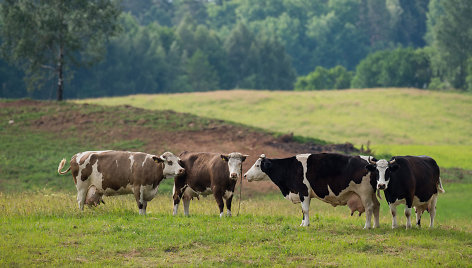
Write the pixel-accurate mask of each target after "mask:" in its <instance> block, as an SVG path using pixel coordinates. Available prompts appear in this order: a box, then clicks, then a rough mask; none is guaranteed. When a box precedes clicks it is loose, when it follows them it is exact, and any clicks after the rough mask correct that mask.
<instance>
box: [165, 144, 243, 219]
mask: <svg viewBox="0 0 472 268" xmlns="http://www.w3.org/2000/svg"><path fill="white" fill-rule="evenodd" d="M179 157H180V159H181V161H182V166H183V167H184V169H185V172H184V173H183V174H181V175H178V176H176V177H174V189H173V199H174V210H173V215H177V209H178V207H179V203H180V199H183V203H184V214H185V216H188V215H189V206H190V200H191V199H193V198H194V197H197V198H198V197H199V196H200V195H203V196H207V195H209V194H211V193H213V196H214V197H215V200H216V203H217V204H218V208H219V209H220V217H223V209H224V202H223V199H225V200H226V209H227V215H228V216H231V201H232V200H233V192H234V187H235V186H236V182H237V180H238V178H239V177H240V176H241V173H242V172H241V167H242V163H243V162H244V160H246V157H247V155H243V154H241V153H237V152H233V153H230V154H219V153H205V152H200V153H196V152H183V153H182V154H180V156H179Z"/></svg>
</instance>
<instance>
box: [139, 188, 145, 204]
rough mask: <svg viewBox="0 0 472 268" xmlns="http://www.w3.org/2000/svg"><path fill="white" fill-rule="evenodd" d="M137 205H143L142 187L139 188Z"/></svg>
mask: <svg viewBox="0 0 472 268" xmlns="http://www.w3.org/2000/svg"><path fill="white" fill-rule="evenodd" d="M139 203H141V204H143V203H144V186H143V185H141V186H140V187H139Z"/></svg>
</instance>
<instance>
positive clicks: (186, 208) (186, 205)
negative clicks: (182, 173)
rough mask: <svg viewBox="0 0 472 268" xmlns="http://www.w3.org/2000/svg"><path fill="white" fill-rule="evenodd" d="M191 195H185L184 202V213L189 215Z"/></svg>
mask: <svg viewBox="0 0 472 268" xmlns="http://www.w3.org/2000/svg"><path fill="white" fill-rule="evenodd" d="M190 199H191V198H190V197H188V196H185V195H184V197H183V202H184V215H185V216H188V215H189V207H190Z"/></svg>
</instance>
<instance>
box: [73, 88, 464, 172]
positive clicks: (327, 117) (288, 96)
mask: <svg viewBox="0 0 472 268" xmlns="http://www.w3.org/2000/svg"><path fill="white" fill-rule="evenodd" d="M78 102H89V103H98V104H104V105H122V104H128V105H133V106H136V107H141V108H145V109H171V110H175V111H178V112H187V113H192V114H196V115H199V116H205V117H209V118H217V119H223V120H229V121H233V122H238V123H242V124H246V125H250V126H254V127H259V128H263V129H267V130H270V131H274V132H278V133H291V132H293V133H294V136H296V137H297V136H298V137H309V138H315V139H319V140H325V141H330V142H336V143H345V142H351V143H353V144H354V145H356V146H357V147H360V146H361V145H362V144H364V145H365V144H367V143H368V142H370V144H371V148H372V149H374V152H375V153H378V154H390V155H392V154H397V155H405V154H413V155H422V154H429V155H430V156H432V157H434V158H435V159H436V160H437V161H438V163H439V165H440V166H443V167H460V168H466V169H472V162H471V161H469V159H471V156H472V155H471V154H472V153H471V152H472V139H471V135H470V133H472V105H471V103H472V95H470V94H464V93H457V92H439V91H426V90H418V89H363V90H342V91H336V90H330V91H310V92H286V91H275V92H274V91H249V90H232V91H217V92H202V93H181V94H159V95H133V96H126V97H114V98H100V99H87V100H80V101H78ZM302 140H303V138H302Z"/></svg>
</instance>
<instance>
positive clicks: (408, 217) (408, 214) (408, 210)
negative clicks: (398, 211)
mask: <svg viewBox="0 0 472 268" xmlns="http://www.w3.org/2000/svg"><path fill="white" fill-rule="evenodd" d="M405 217H406V229H410V228H411V206H408V205H407V206H405Z"/></svg>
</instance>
